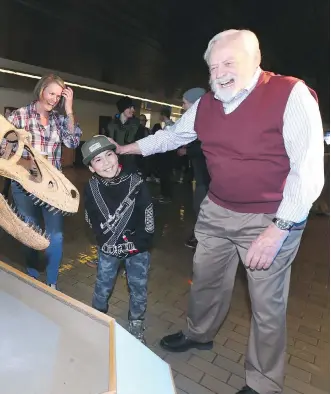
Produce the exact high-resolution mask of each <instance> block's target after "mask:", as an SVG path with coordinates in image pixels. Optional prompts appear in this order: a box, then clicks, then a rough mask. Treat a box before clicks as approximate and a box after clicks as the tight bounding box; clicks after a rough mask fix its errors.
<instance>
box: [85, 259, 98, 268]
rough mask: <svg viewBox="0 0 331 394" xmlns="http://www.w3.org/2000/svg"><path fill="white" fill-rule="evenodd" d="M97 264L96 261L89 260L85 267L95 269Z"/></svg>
mask: <svg viewBox="0 0 331 394" xmlns="http://www.w3.org/2000/svg"><path fill="white" fill-rule="evenodd" d="M98 262H99V261H98V259H95V260H90V261H88V262H87V263H86V265H87V266H88V267H90V268H97V266H98Z"/></svg>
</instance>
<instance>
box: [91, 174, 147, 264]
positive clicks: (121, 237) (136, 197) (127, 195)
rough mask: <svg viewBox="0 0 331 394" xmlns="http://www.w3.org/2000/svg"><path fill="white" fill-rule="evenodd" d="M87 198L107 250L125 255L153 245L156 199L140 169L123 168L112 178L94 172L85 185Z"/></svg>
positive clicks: (94, 227)
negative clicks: (133, 170)
mask: <svg viewBox="0 0 331 394" xmlns="http://www.w3.org/2000/svg"><path fill="white" fill-rule="evenodd" d="M84 200H85V219H86V221H87V222H88V223H89V225H90V227H91V228H92V230H93V232H94V234H95V236H96V240H97V244H98V246H99V247H100V249H101V251H102V252H103V253H105V254H109V255H112V256H116V257H118V258H125V257H130V256H133V255H134V254H137V253H141V252H145V251H146V250H148V249H149V248H150V246H151V243H152V238H153V234H154V212H153V203H152V199H151V196H150V193H149V190H148V188H147V185H146V184H145V182H144V181H143V179H142V178H141V176H140V175H139V174H138V173H129V172H125V170H121V172H120V174H119V175H118V176H116V177H114V178H112V179H111V180H107V179H105V178H101V177H99V176H97V175H93V176H92V177H91V179H90V180H89V182H88V184H87V185H86V186H85V192H84Z"/></svg>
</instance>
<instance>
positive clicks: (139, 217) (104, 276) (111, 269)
mask: <svg viewBox="0 0 331 394" xmlns="http://www.w3.org/2000/svg"><path fill="white" fill-rule="evenodd" d="M115 150H116V147H115V146H114V145H113V144H112V143H111V142H110V141H109V140H108V138H107V137H105V136H103V135H98V136H95V137H93V138H92V139H90V140H89V141H87V142H85V143H84V145H83V146H82V154H83V163H84V164H85V165H86V166H88V168H89V169H90V171H91V172H92V173H93V175H92V177H91V179H90V180H89V183H88V184H87V185H86V187H85V195H84V199H85V218H86V221H87V222H88V223H89V225H90V227H91V228H92V229H93V232H94V234H95V236H96V240H97V245H98V249H99V256H98V259H99V261H98V272H97V279H96V284H95V288H94V294H93V300H92V306H93V308H95V309H97V310H99V311H101V312H104V313H107V311H108V300H109V297H110V295H111V293H112V291H113V288H114V285H115V281H116V277H117V271H118V267H119V264H120V261H121V260H123V259H124V260H125V266H126V272H127V279H128V286H129V292H130V310H129V332H130V333H131V334H132V335H134V336H135V337H136V338H137V339H138V340H140V341H141V342H142V343H145V338H144V324H143V321H144V315H145V311H146V306H147V277H148V270H149V265H150V254H149V252H148V249H149V247H150V245H151V241H152V237H153V233H154V214H153V204H152V200H151V197H150V194H149V191H148V188H147V186H146V184H145V183H144V181H143V179H142V178H141V176H140V175H139V174H138V173H131V172H126V171H125V168H122V167H121V166H120V165H119V164H118V158H117V155H116V153H115Z"/></svg>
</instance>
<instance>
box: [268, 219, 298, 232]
mask: <svg viewBox="0 0 331 394" xmlns="http://www.w3.org/2000/svg"><path fill="white" fill-rule="evenodd" d="M272 222H273V223H274V224H275V225H276V226H277V227H278V228H279V229H281V230H284V231H290V230H291V229H292V227H293V226H294V223H293V222H290V221H289V220H284V219H278V218H274V219H272Z"/></svg>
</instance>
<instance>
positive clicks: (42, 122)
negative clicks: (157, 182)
mask: <svg viewBox="0 0 331 394" xmlns="http://www.w3.org/2000/svg"><path fill="white" fill-rule="evenodd" d="M34 95H35V101H33V102H32V103H30V104H28V105H27V106H26V107H22V108H19V109H17V110H16V111H14V112H13V113H11V115H10V116H9V117H8V121H9V122H11V123H12V124H13V125H14V126H15V127H17V128H21V129H25V130H26V131H28V132H29V133H31V144H32V146H33V148H35V149H36V150H38V151H39V152H40V153H42V154H43V155H45V156H46V157H47V158H48V160H49V161H50V162H51V163H52V164H53V165H54V166H55V167H56V168H57V169H58V170H61V145H62V144H64V145H65V146H66V147H68V148H72V149H75V148H77V147H78V146H79V142H80V137H81V135H82V131H81V129H80V128H79V126H78V124H77V123H76V122H75V116H74V112H73V109H72V107H73V91H72V89H71V88H69V87H67V86H66V85H65V84H64V81H63V80H62V79H61V78H60V77H59V76H57V75H54V74H50V75H45V76H43V77H42V78H41V79H40V80H39V81H38V83H37V85H36V87H35V90H34ZM60 101H61V102H60ZM59 104H60V105H59ZM59 106H63V108H64V111H65V115H60V114H59V113H58V112H57V111H56V108H57V107H59ZM23 157H24V158H25V159H27V160H29V153H28V152H26V151H24V152H23ZM12 194H13V199H14V202H15V204H16V206H17V209H18V211H19V213H20V214H21V215H23V216H24V217H25V221H28V222H31V223H34V224H38V225H40V220H41V218H43V220H44V223H45V230H46V232H47V233H48V234H49V235H50V245H49V247H48V248H47V249H46V251H45V255H46V260H47V265H46V274H47V284H48V285H49V286H51V287H53V288H56V282H57V277H58V272H59V267H60V263H61V260H62V250H63V230H62V229H63V217H62V215H60V214H56V215H53V213H52V212H49V211H48V210H47V209H46V208H45V207H40V206H35V205H34V203H33V201H32V198H31V197H29V196H27V195H26V194H25V193H24V192H23V191H22V190H21V189H20V188H19V187H18V185H17V184H16V183H15V182H12ZM24 249H25V257H26V264H27V272H28V274H29V275H30V276H32V277H34V278H38V276H39V271H38V266H39V264H38V253H37V251H35V250H32V249H29V248H26V247H24Z"/></svg>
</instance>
